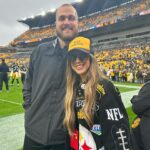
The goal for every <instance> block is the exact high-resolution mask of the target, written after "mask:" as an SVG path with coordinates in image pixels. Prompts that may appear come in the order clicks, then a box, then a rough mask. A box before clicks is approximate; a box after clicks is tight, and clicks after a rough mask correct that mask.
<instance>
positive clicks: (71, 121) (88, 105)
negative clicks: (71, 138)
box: [64, 55, 103, 135]
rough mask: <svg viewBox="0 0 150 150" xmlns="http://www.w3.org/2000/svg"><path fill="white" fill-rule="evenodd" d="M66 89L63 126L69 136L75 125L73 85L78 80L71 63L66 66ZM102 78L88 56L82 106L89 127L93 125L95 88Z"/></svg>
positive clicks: (74, 89) (94, 62) (97, 67)
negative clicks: (88, 62)
mask: <svg viewBox="0 0 150 150" xmlns="http://www.w3.org/2000/svg"><path fill="white" fill-rule="evenodd" d="M66 73H67V88H66V96H65V118H64V124H65V126H66V127H67V129H68V132H69V134H70V135H71V134H73V131H74V125H75V112H74V103H75V102H74V101H75V96H76V95H75V94H76V87H75V83H76V81H77V79H78V78H79V75H77V74H76V73H75V72H74V71H73V70H72V68H71V63H70V62H68V64H67V72H66ZM102 76H103V74H102V73H101V71H100V69H99V66H98V64H97V61H96V59H95V58H94V56H92V55H90V67H89V69H88V72H87V74H86V86H85V91H84V96H85V105H84V106H83V112H84V119H85V120H86V122H87V124H88V126H89V127H92V125H93V115H94V107H95V103H96V87H97V84H98V82H99V80H100V78H101V77H102Z"/></svg>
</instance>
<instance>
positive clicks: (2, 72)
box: [0, 59, 9, 92]
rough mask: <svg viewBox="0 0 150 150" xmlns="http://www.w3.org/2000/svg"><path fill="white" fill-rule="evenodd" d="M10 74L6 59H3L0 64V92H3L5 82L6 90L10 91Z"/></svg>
mask: <svg viewBox="0 0 150 150" xmlns="http://www.w3.org/2000/svg"><path fill="white" fill-rule="evenodd" d="M8 72H9V67H8V65H7V64H6V63H5V59H2V63H1V64H0V92H2V87H3V82H5V86H6V90H7V91H8V90H9V86H8Z"/></svg>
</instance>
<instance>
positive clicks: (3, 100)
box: [0, 99, 22, 106]
mask: <svg viewBox="0 0 150 150" xmlns="http://www.w3.org/2000/svg"><path fill="white" fill-rule="evenodd" d="M0 101H2V102H6V103H11V104H15V105H20V106H21V105H22V104H21V103H16V102H13V101H8V100H5V99H0Z"/></svg>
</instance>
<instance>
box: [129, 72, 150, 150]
mask: <svg viewBox="0 0 150 150" xmlns="http://www.w3.org/2000/svg"><path fill="white" fill-rule="evenodd" d="M131 103H132V108H133V111H134V113H136V114H137V116H138V117H139V118H138V120H139V121H138V122H137V121H136V122H137V123H135V124H133V125H132V128H133V133H134V135H135V141H136V143H137V146H138V147H139V150H149V149H150V127H149V126H150V72H149V73H147V76H146V78H145V84H144V85H143V87H142V88H141V89H140V91H139V93H138V95H135V96H133V98H132V99H131ZM138 124H139V126H137V125H138ZM134 125H136V126H135V127H134Z"/></svg>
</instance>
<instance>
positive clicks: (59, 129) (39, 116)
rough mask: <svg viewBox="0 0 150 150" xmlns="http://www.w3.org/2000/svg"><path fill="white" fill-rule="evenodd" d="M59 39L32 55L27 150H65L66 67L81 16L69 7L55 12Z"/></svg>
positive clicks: (26, 92) (27, 95)
mask: <svg viewBox="0 0 150 150" xmlns="http://www.w3.org/2000/svg"><path fill="white" fill-rule="evenodd" d="M56 33H57V39H56V40H55V41H52V42H48V43H44V44H41V45H40V46H38V48H37V49H36V50H34V51H33V52H32V54H31V58H30V63H29V70H28V72H27V76H26V80H25V83H24V88H23V95H24V104H23V106H24V108H25V140H24V147H23V149H24V150H64V149H65V148H64V147H65V146H64V145H65V131H64V128H63V119H64V95H65V84H66V80H65V78H66V76H65V68H66V54H67V45H68V43H69V42H70V41H71V40H72V39H73V38H74V37H76V36H77V34H78V15H77V12H76V10H75V8H74V7H73V6H72V5H70V4H64V5H62V6H60V7H59V8H58V9H57V11H56Z"/></svg>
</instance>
